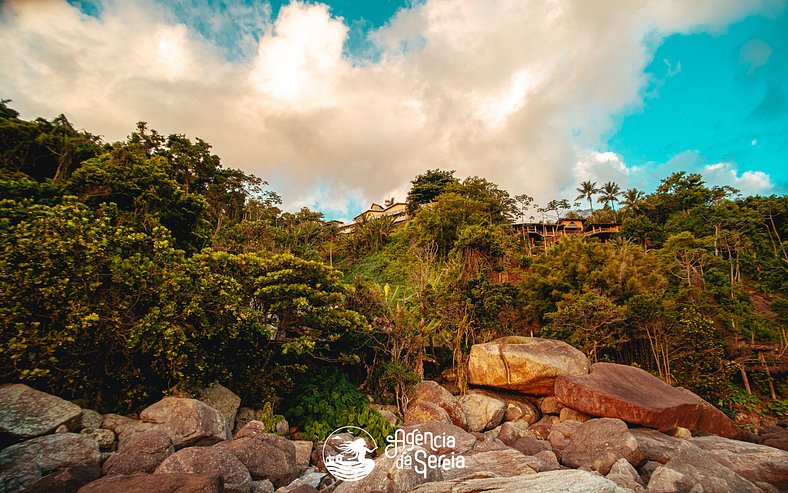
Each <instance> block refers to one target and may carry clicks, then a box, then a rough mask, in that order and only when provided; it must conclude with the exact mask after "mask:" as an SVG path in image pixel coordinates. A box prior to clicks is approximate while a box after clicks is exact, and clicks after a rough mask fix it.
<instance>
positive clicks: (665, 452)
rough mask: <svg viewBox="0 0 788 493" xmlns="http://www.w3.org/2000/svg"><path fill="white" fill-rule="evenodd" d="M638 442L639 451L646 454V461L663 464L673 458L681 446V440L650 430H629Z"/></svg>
mask: <svg viewBox="0 0 788 493" xmlns="http://www.w3.org/2000/svg"><path fill="white" fill-rule="evenodd" d="M629 432H630V433H632V435H633V436H634V437H635V439H636V440H637V441H638V445H640V449H641V450H643V453H645V454H646V460H651V461H655V462H659V463H660V464H664V463H666V462H667V461H669V460H670V459H671V457H673V453H674V452H675V451H676V449H677V448H678V446H679V445H680V444H681V439H679V438H674V437H672V436H670V435H666V434H664V433H660V432H658V431H657V430H652V429H650V428H635V429H632V430H629Z"/></svg>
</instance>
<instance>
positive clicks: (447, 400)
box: [410, 380, 466, 428]
mask: <svg viewBox="0 0 788 493" xmlns="http://www.w3.org/2000/svg"><path fill="white" fill-rule="evenodd" d="M410 402H411V404H413V403H416V402H432V403H433V404H437V405H438V406H439V407H440V408H441V409H443V410H444V411H446V413H447V414H448V415H449V418H450V419H451V422H452V424H454V425H455V426H459V427H460V428H465V426H466V423H465V412H464V411H463V410H462V406H460V403H459V402H458V401H457V398H456V397H454V396H453V395H451V392H449V391H448V390H446V389H445V388H443V387H441V386H440V385H438V384H437V383H435V382H433V381H431V380H425V381H424V382H421V383H419V384H417V385H416V386H414V387H413V390H412V391H411V393H410Z"/></svg>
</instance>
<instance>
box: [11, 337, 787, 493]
mask: <svg viewBox="0 0 788 493" xmlns="http://www.w3.org/2000/svg"><path fill="white" fill-rule="evenodd" d="M468 370H469V380H470V383H471V384H472V385H473V387H472V388H471V390H470V391H469V392H468V393H466V394H465V395H462V396H459V395H457V394H458V392H457V389H456V385H454V382H453V378H452V376H451V375H450V374H447V375H446V377H445V378H442V379H440V380H439V381H438V382H436V381H425V382H422V383H420V384H418V385H416V386H415V387H414V388H413V389H412V392H411V394H410V397H411V398H410V402H409V405H408V407H407V409H406V411H405V413H404V416H402V417H401V418H402V419H401V420H400V419H399V418H400V417H399V416H397V415H395V411H394V409H391V408H389V407H386V406H378V409H380V410H381V412H382V414H383V415H384V416H387V417H388V418H389V419H390V420H392V421H395V422H396V423H397V424H398V426H400V427H401V428H402V429H403V436H404V435H405V434H406V433H407V432H408V431H413V430H417V431H418V432H419V433H427V432H429V433H431V434H432V435H433V436H441V437H452V438H451V439H450V440H441V441H439V442H430V443H425V444H423V446H421V447H411V448H409V449H407V448H403V449H402V450H400V451H399V452H397V456H395V457H389V456H387V455H386V454H382V453H378V456H377V458H376V459H375V467H374V469H373V470H372V472H371V473H370V474H369V475H368V476H366V477H365V478H364V479H362V480H360V481H358V482H344V483H343V482H341V481H336V480H334V478H333V477H332V476H331V475H330V474H328V473H327V471H326V469H325V466H324V464H323V457H322V453H321V452H322V450H323V446H322V443H319V442H318V443H313V442H311V441H299V440H288V439H287V438H284V437H283V436H280V435H279V434H272V433H269V432H267V430H266V427H265V425H264V424H263V423H262V422H260V421H256V420H255V419H253V418H254V417H258V416H256V413H255V412H254V411H253V410H251V409H248V408H239V406H240V403H241V399H240V398H238V396H236V395H235V394H233V393H232V392H231V391H230V390H228V389H226V388H224V387H222V386H221V385H214V386H212V387H210V388H209V389H204V391H203V392H201V393H199V395H197V396H196V397H198V398H193V397H165V398H164V399H162V400H161V401H159V402H156V403H154V404H153V405H151V406H149V407H147V408H146V409H144V410H142V411H141V412H140V413H139V416H120V415H117V414H104V415H101V414H99V413H97V412H95V411H92V410H89V409H83V408H81V407H80V406H78V405H76V404H74V403H71V402H68V401H65V400H63V399H61V398H59V397H56V396H52V395H49V394H46V393H43V392H39V391H37V390H34V389H32V388H30V387H27V386H25V385H22V384H9V385H4V386H2V387H0V436H1V437H2V439H3V446H4V448H3V449H2V450H0V492H18V491H25V492H47V493H53V492H80V493H105V492H107V493H109V492H113V493H114V492H131V493H135V492H141V493H142V492H144V493H175V492H179V493H218V492H231V493H262V492H277V493H309V492H315V491H321V492H326V493H330V492H336V493H349V492H362V493H363V492H367V493H372V492H386V493H405V492H410V491H414V492H418V493H443V492H453V493H464V492H467V493H471V492H479V491H485V492H499V493H503V492H521V491H529V492H554V491H561V492H578V493H580V492H583V493H587V492H617V493H624V492H653V493H663V492H664V493H667V492H692V493H698V492H701V491H702V492H707V493H709V492H735V493H739V492H767V493H772V492H780V491H788V452H787V451H786V450H788V430H786V429H785V426H786V425H788V423H785V422H781V423H780V424H781V426H780V427H777V426H776V427H774V428H772V429H768V430H765V431H764V433H761V434H760V435H759V436H756V435H754V434H752V433H748V432H745V431H743V430H741V429H740V428H738V427H737V426H736V424H735V423H734V422H733V421H732V420H730V419H729V418H728V417H727V416H726V415H725V414H724V413H722V412H721V411H719V410H717V409H716V408H714V407H713V406H712V405H711V404H709V403H707V402H705V401H704V400H703V399H701V398H700V397H698V396H697V395H695V394H692V393H691V392H689V391H687V390H685V389H680V388H674V387H671V386H669V385H666V384H665V383H663V382H661V381H660V380H658V379H657V378H655V377H653V376H651V375H650V374H648V373H647V372H644V371H642V370H639V369H637V368H633V367H628V366H622V365H615V364H609V363H596V364H589V362H588V360H587V359H586V357H585V356H584V355H583V354H582V353H580V352H579V351H577V350H575V349H574V348H572V347H570V346H568V345H566V344H564V343H561V342H557V341H551V340H544V339H538V338H524V337H509V338H503V339H499V340H496V341H493V342H491V343H487V344H479V345H476V346H474V347H473V348H472V351H471V356H470V362H469V368H468ZM279 431H281V432H282V433H283V434H286V433H287V427H286V426H283V427H281V429H280V430H279ZM436 443H437V444H438V445H436ZM433 446H434V447H436V448H437V449H432V448H431V447H433ZM382 448H383V447H382V446H381V449H382ZM419 454H421V456H451V457H452V460H453V462H452V464H453V467H446V468H440V467H438V468H430V469H429V470H428V471H427V470H425V471H424V472H423V474H422V472H421V471H419V470H418V469H417V468H414V467H401V464H402V463H403V456H418V455H419ZM459 457H462V460H461V461H460V460H457V459H458V458H459ZM417 459H418V457H417ZM405 462H406V463H407V461H405ZM417 462H418V460H417ZM460 462H461V463H462V467H457V464H458V463H460Z"/></svg>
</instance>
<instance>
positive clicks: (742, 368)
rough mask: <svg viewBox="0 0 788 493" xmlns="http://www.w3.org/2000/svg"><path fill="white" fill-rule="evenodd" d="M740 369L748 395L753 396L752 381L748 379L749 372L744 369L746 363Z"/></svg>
mask: <svg viewBox="0 0 788 493" xmlns="http://www.w3.org/2000/svg"><path fill="white" fill-rule="evenodd" d="M739 369H741V379H742V381H743V382H744V390H746V391H747V393H748V394H752V389H751V388H750V379H749V378H747V370H745V369H744V363H742V364H741V366H740V367H739Z"/></svg>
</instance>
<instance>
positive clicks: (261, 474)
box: [215, 421, 300, 486]
mask: <svg viewBox="0 0 788 493" xmlns="http://www.w3.org/2000/svg"><path fill="white" fill-rule="evenodd" d="M215 446H216V447H220V448H224V449H225V450H227V451H228V452H230V453H231V454H233V455H234V456H236V457H237V458H238V460H240V461H241V463H243V464H244V466H246V468H247V469H248V470H249V472H250V473H251V474H252V478H253V479H255V480H260V479H270V480H271V482H272V483H274V485H277V486H284V485H286V484H288V483H289V482H290V481H292V480H293V479H295V477H296V476H297V475H298V472H299V470H300V468H299V467H298V465H297V464H296V447H295V445H293V442H291V441H290V440H287V439H285V438H282V437H280V436H278V435H273V434H271V433H266V432H265V424H263V423H261V422H260V421H250V422H248V423H247V424H246V425H245V426H244V427H243V428H241V429H240V430H238V433H236V435H235V439H233V440H230V441H227V442H222V443H220V444H217V445H215Z"/></svg>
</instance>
